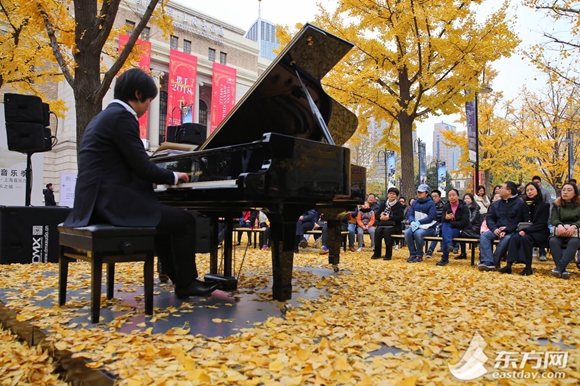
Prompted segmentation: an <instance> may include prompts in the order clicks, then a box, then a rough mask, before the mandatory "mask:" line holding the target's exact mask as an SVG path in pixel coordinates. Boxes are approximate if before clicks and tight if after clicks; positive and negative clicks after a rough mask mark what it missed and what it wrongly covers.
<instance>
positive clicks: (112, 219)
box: [65, 102, 197, 287]
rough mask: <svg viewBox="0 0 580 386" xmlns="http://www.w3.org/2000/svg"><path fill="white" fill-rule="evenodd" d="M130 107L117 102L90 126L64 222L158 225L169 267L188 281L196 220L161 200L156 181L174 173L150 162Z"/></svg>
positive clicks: (160, 249)
mask: <svg viewBox="0 0 580 386" xmlns="http://www.w3.org/2000/svg"><path fill="white" fill-rule="evenodd" d="M127 108H129V109H131V107H130V106H128V105H127ZM127 108H125V106H123V105H122V104H119V103H116V102H112V103H110V104H109V105H108V106H107V108H106V109H105V110H103V111H102V112H101V113H99V114H98V115H97V116H96V117H95V118H94V119H93V120H92V121H91V122H90V123H89V125H88V126H87V128H86V130H85V133H84V135H83V138H82V141H81V149H80V153H79V174H78V179H77V183H76V189H75V203H74V208H73V210H72V212H71V213H70V215H69V216H68V218H67V219H66V220H65V226H67V227H79V226H86V225H90V224H97V223H107V224H113V225H117V226H155V227H157V231H158V236H157V237H156V240H155V242H156V249H157V254H158V257H159V259H160V261H161V262H162V265H163V267H164V271H165V272H166V273H167V274H168V275H169V277H170V278H171V280H172V281H173V282H174V283H175V284H176V286H177V287H185V286H188V285H189V283H191V282H192V281H193V279H195V278H196V277H197V270H196V266H195V252H194V251H195V245H194V243H195V241H194V240H195V236H194V235H195V220H194V218H193V216H191V215H190V214H189V213H187V212H186V211H184V210H181V209H177V208H174V207H170V206H167V205H162V204H160V203H159V201H158V200H157V197H156V196H155V193H154V191H153V183H157V184H170V185H173V184H174V183H175V177H174V173H173V172H171V171H169V170H165V169H161V168H159V167H158V166H156V165H155V164H154V163H152V162H151V160H150V159H149V156H148V155H147V153H146V152H145V149H144V148H143V144H142V142H141V140H140V139H139V123H138V121H137V119H136V116H135V115H133V114H132V112H131V111H129V110H127ZM172 247H173V248H174V250H175V252H176V253H175V254H174V255H173V254H172V252H171V249H172Z"/></svg>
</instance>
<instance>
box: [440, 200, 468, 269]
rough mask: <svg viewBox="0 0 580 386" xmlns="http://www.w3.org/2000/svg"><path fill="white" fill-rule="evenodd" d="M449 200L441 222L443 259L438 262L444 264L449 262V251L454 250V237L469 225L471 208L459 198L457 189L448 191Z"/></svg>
mask: <svg viewBox="0 0 580 386" xmlns="http://www.w3.org/2000/svg"><path fill="white" fill-rule="evenodd" d="M448 198H449V201H448V202H447V203H445V205H444V206H443V218H442V221H443V222H442V224H441V237H442V238H443V241H441V249H443V254H442V255H441V260H440V261H439V262H438V263H437V264H436V265H438V266H444V265H447V263H449V253H450V252H451V251H454V247H453V239H454V238H457V237H459V234H460V231H461V230H462V229H466V228H468V227H469V225H470V224H469V208H468V207H467V205H465V203H464V202H463V201H462V200H460V199H459V192H458V191H457V189H451V190H450V191H449V192H448Z"/></svg>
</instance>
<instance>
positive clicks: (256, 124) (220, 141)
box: [153, 24, 366, 300]
mask: <svg viewBox="0 0 580 386" xmlns="http://www.w3.org/2000/svg"><path fill="white" fill-rule="evenodd" d="M351 48H352V44H350V43H349V42H347V41H345V40H342V39H340V38H338V37H336V36H333V35H331V34H329V33H327V32H325V31H323V30H321V29H319V28H317V27H315V26H313V25H309V24H307V25H306V26H305V27H304V28H303V29H302V30H301V31H300V32H299V33H298V34H297V36H296V37H295V38H294V39H293V40H292V41H291V42H290V43H289V44H288V45H287V46H286V48H285V49H284V51H283V52H282V53H281V54H280V55H278V57H277V58H276V60H275V61H274V62H273V63H272V64H271V65H270V67H268V69H267V70H266V71H265V72H264V73H263V74H262V76H261V77H260V78H259V79H258V81H257V82H256V83H255V85H254V86H253V87H252V88H251V89H250V90H249V91H248V92H247V93H246V95H245V97H244V98H243V99H242V100H240V102H239V103H238V104H237V105H236V106H235V107H234V109H233V110H232V111H231V112H230V114H229V115H228V116H227V117H226V118H225V119H224V121H223V122H222V123H221V124H220V126H219V127H218V128H217V129H216V130H215V131H214V132H213V133H212V135H211V136H210V137H209V138H208V139H207V140H206V141H205V142H204V143H203V144H202V145H201V146H199V148H198V149H197V150H195V151H192V152H189V153H185V154H179V155H166V156H161V157H155V158H153V161H154V162H155V163H156V164H157V165H158V166H160V167H163V168H166V169H169V170H172V171H181V172H188V173H189V177H190V182H189V183H185V184H181V185H178V186H158V187H157V189H156V193H157V196H158V198H159V200H160V201H161V202H162V203H165V204H169V205H173V206H178V207H183V208H189V209H195V210H198V211H199V212H201V213H203V214H204V215H207V216H209V217H210V218H212V224H213V229H214V237H215V239H216V240H217V219H218V217H222V218H226V219H233V218H236V217H239V216H240V213H241V211H242V210H249V209H260V210H263V211H264V212H265V213H266V214H267V216H268V218H269V219H270V225H271V238H272V266H273V298H274V299H276V300H287V299H290V298H291V296H292V284H291V280H292V267H293V253H294V240H295V230H296V221H297V220H298V217H299V216H300V214H302V213H303V212H304V211H305V210H308V209H311V208H314V207H315V206H316V207H317V208H318V210H319V211H321V212H323V213H324V214H325V218H326V219H327V220H328V227H329V249H330V252H329V263H330V264H333V265H336V264H338V263H339V253H340V220H341V218H342V216H341V213H344V211H345V210H349V209H351V208H354V206H355V205H356V204H357V203H361V202H362V201H364V196H365V179H366V176H365V169H364V168H362V167H357V166H354V165H351V163H350V150H349V149H348V148H345V147H342V146H341V145H343V144H344V143H345V142H346V141H347V140H348V139H349V138H350V137H351V135H352V134H353V133H354V131H355V130H356V127H357V118H356V116H355V115H354V114H353V113H352V112H350V111H348V110H347V109H346V108H344V107H343V106H342V105H340V104H339V103H338V102H336V101H335V100H333V99H332V98H330V97H329V96H328V95H327V94H326V93H325V92H324V91H323V89H322V87H321V84H320V80H321V79H322V77H323V76H324V75H326V74H327V73H328V71H330V69H331V68H332V67H333V66H334V65H335V64H336V63H337V62H338V61H339V60H340V59H341V58H342V57H343V56H344V55H345V54H346V53H347V52H349V51H350V49H351ZM231 223H232V221H225V224H226V226H227V227H229V226H230V224H231ZM224 235H225V238H224V248H223V254H224V264H223V268H224V270H223V275H225V276H229V275H231V271H232V263H231V259H232V231H231V229H227V228H226V229H225V231H224ZM212 245H213V246H212V250H211V259H210V272H211V273H217V269H218V249H217V242H214V243H212Z"/></svg>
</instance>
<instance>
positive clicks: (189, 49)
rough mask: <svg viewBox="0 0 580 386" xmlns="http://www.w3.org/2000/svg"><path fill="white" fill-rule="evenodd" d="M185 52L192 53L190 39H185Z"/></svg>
mask: <svg viewBox="0 0 580 386" xmlns="http://www.w3.org/2000/svg"><path fill="white" fill-rule="evenodd" d="M183 52H185V53H186V54H191V42H190V41H189V40H185V39H183Z"/></svg>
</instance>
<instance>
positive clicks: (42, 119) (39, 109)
mask: <svg viewBox="0 0 580 386" xmlns="http://www.w3.org/2000/svg"><path fill="white" fill-rule="evenodd" d="M4 116H5V119H6V122H29V123H38V124H40V125H42V126H49V125H50V118H49V106H48V104H46V103H42V99H40V98H39V97H37V96H34V95H21V94H10V93H7V94H4Z"/></svg>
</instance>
